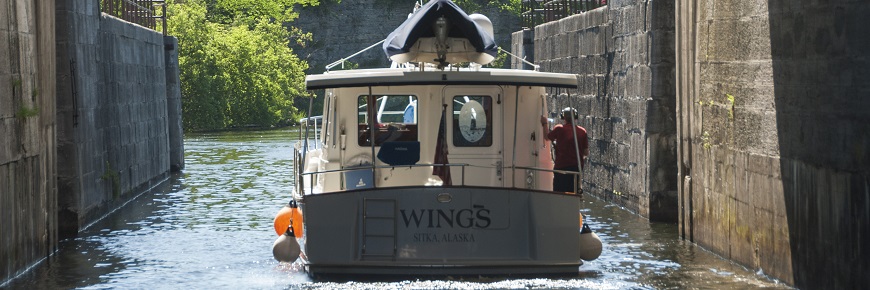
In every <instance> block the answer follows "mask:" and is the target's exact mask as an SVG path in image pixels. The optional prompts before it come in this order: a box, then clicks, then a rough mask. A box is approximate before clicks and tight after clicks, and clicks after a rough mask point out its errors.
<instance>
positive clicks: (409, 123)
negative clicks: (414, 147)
mask: <svg viewBox="0 0 870 290" xmlns="http://www.w3.org/2000/svg"><path fill="white" fill-rule="evenodd" d="M417 111H418V110H417V96H411V95H382V96H376V100H375V107H374V112H376V113H377V115H376V117H375V122H377V127H376V128H377V130H376V131H375V145H376V146H380V145H381V144H383V143H384V142H390V141H417ZM357 121H358V124H359V125H358V129H359V139H358V140H359V142H358V144H359V145H360V146H371V143H370V141H369V127H368V122H369V118H368V96H365V95H363V96H359V98H358V99H357Z"/></svg>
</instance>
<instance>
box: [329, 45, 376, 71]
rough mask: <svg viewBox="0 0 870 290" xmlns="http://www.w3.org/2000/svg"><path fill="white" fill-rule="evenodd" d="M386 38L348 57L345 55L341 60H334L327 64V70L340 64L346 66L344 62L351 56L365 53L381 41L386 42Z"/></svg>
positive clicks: (342, 66)
mask: <svg viewBox="0 0 870 290" xmlns="http://www.w3.org/2000/svg"><path fill="white" fill-rule="evenodd" d="M385 40H386V39H384V40H381V41H378V42H377V43H375V44H372V45H370V46H369V47H366V48H363V49H362V50H360V51H357V52H356V53H354V54H351V55H349V56H347V57H344V58H342V59H339V60H336V61H334V62H332V63H330V64H327V65H326V71H329V70H330V69H332V68H334V67H336V66H338V65H341V68H344V62H346V61H347V60H348V59H351V58H353V57H355V56H357V55H359V54H361V53H363V52H366V51H367V50H369V49H372V48H374V47H376V46H378V45H380V44H381V43H384V41H385Z"/></svg>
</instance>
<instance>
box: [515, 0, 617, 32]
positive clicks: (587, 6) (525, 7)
mask: <svg viewBox="0 0 870 290" xmlns="http://www.w3.org/2000/svg"><path fill="white" fill-rule="evenodd" d="M605 5H607V1H606V0H523V1H522V8H521V11H522V12H521V13H520V17H521V18H522V22H523V26H524V27H527V28H534V27H535V26H537V25H540V24H543V23H547V22H550V21H556V20H559V19H562V18H566V17H568V16H571V15H574V14H578V13H582V12H586V11H589V10H592V9H596V8H598V7H601V6H605Z"/></svg>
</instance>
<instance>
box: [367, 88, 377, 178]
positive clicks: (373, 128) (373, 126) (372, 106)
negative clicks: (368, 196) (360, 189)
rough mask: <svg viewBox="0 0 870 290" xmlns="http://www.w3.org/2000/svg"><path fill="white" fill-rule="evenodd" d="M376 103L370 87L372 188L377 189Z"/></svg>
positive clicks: (368, 109) (369, 113)
mask: <svg viewBox="0 0 870 290" xmlns="http://www.w3.org/2000/svg"><path fill="white" fill-rule="evenodd" d="M375 101H376V100H375V95H373V94H372V87H371V86H369V96H368V101H367V102H368V105H366V110H367V111H368V115H369V122H368V123H369V145H371V146H370V147H371V148H372V188H375V187H377V182H375V180H377V178H376V176H375V175H376V173H377V172H376V170H375V164H377V160H378V159H377V157H376V156H375V133H376V132H378V130H377V128H376V127H377V125H378V124H376V123H375V120H377V116H375V114H377V113H376V112H375Z"/></svg>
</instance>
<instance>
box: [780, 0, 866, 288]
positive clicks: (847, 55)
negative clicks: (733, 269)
mask: <svg viewBox="0 0 870 290" xmlns="http://www.w3.org/2000/svg"><path fill="white" fill-rule="evenodd" d="M768 12H769V15H770V18H769V21H770V35H771V55H772V60H773V78H774V97H775V106H776V123H777V128H776V129H777V134H778V136H779V150H780V173H781V174H782V175H781V176H782V183H783V184H782V186H783V192H784V195H785V196H784V198H785V206H786V215H787V218H788V227H789V230H788V234H789V237H790V244H791V245H790V246H791V253H792V268H793V275H794V286H796V287H798V288H806V289H824V288H828V289H842V288H860V287H866V285H868V284H870V275H866V274H867V273H870V247H868V246H867V245H870V214H868V211H870V206H868V204H870V185H868V184H870V170H868V168H870V59H868V58H867V56H868V55H870V34H868V33H867V31H866V29H867V27H868V26H870V18H868V17H867V15H870V3H867V2H864V1H846V0H836V1H831V2H827V1H826V2H819V1H787V0H768ZM859 273H860V274H859Z"/></svg>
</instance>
